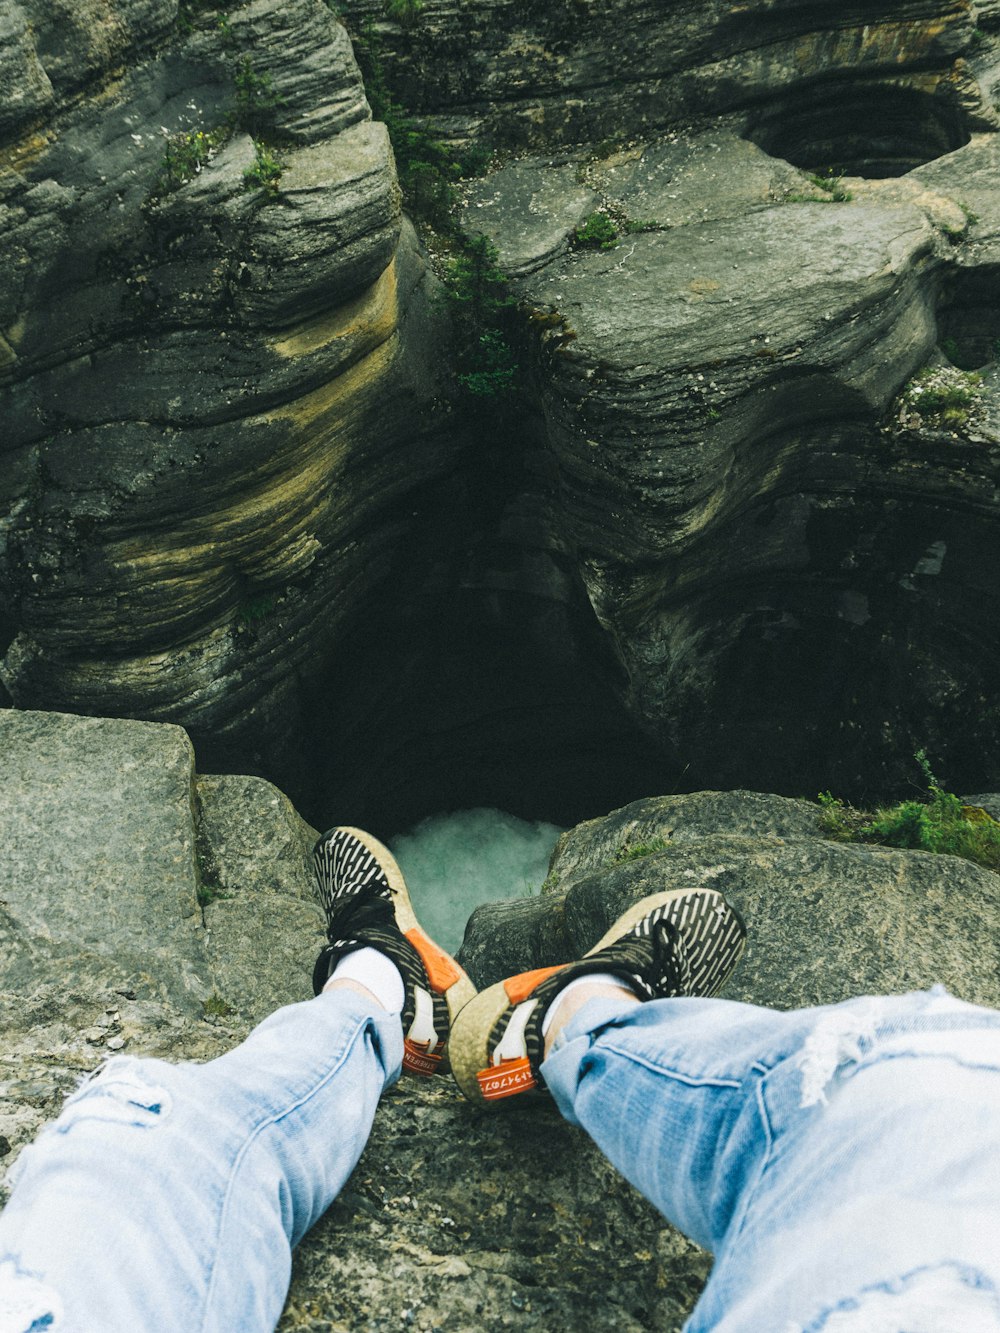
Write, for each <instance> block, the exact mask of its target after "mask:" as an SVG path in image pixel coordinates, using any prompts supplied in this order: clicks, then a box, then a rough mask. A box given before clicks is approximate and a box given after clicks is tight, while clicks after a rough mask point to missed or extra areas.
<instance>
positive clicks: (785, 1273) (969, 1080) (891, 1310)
mask: <svg viewBox="0 0 1000 1333" xmlns="http://www.w3.org/2000/svg"><path fill="white" fill-rule="evenodd" d="M542 1072H543V1074H544V1076H545V1080H546V1083H547V1084H548V1086H549V1089H550V1090H551V1091H552V1093H553V1094H554V1096H555V1099H556V1101H557V1102H558V1104H559V1107H560V1109H561V1111H562V1113H563V1115H564V1116H566V1117H567V1119H569V1120H570V1121H572V1122H575V1123H577V1124H579V1125H581V1126H582V1127H583V1128H584V1129H585V1130H586V1131H587V1132H588V1133H589V1134H590V1135H591V1137H592V1138H593V1139H594V1141H595V1142H596V1143H597V1145H598V1147H600V1148H601V1150H602V1151H603V1152H604V1153H605V1154H606V1155H607V1157H608V1158H609V1159H610V1160H611V1161H612V1162H613V1163H614V1165H615V1166H617V1167H618V1169H619V1170H620V1171H621V1172H622V1173H623V1175H625V1176H626V1177H627V1178H628V1179H629V1180H630V1181H631V1182H632V1183H633V1184H634V1185H635V1186H636V1187H637V1188H638V1189H639V1190H641V1191H642V1193H643V1194H645V1196H646V1197H647V1198H648V1199H649V1200H650V1201H651V1202H652V1203H653V1204H654V1205H655V1206H656V1207H657V1208H658V1209H659V1210H660V1212H661V1213H663V1215H664V1216H665V1217H667V1218H669V1220H670V1221H671V1222H673V1223H674V1224H675V1225H676V1226H678V1227H679V1228H680V1229H681V1230H682V1231H684V1232H685V1233H686V1234H687V1235H688V1236H690V1237H691V1238H692V1239H693V1240H695V1241H697V1242H698V1244H700V1245H702V1246H704V1247H705V1248H706V1249H708V1250H710V1251H711V1252H712V1254H713V1255H714V1256H715V1264H714V1267H713V1269H712V1273H711V1276H710V1278H709V1281H708V1284H707V1286H706V1288H705V1290H704V1292H703V1294H702V1297H701V1299H700V1301H699V1302H698V1305H697V1307H696V1309H695V1311H694V1313H693V1315H692V1316H691V1318H690V1320H689V1321H688V1323H687V1324H686V1325H685V1328H686V1330H688V1333H707V1330H712V1333H737V1330H738V1331H739V1333H793V1331H794V1333H804V1331H806V1330H808V1333H819V1330H822V1331H823V1333H848V1330H849V1331H850V1333H971V1330H973V1329H975V1330H976V1333H987V1331H988V1333H1000V1013H998V1012H996V1011H993V1010H988V1009H980V1008H976V1007H974V1006H972V1005H967V1004H963V1003H961V1002H960V1001H958V1000H955V999H953V998H952V997H951V996H949V995H947V994H946V993H945V992H944V991H943V990H942V989H941V988H939V987H938V988H935V989H934V990H932V991H930V992H926V993H918V994H913V995H904V996H897V997H893V998H887V999H881V998H879V999H874V998H871V999H859V1000H851V1001H848V1002H847V1003H845V1004H840V1005H835V1006H829V1007H825V1008H817V1009H802V1010H795V1011H792V1012H790V1013H777V1012H774V1011H772V1010H769V1009H758V1008H755V1007H752V1006H750V1005H743V1004H734V1003H730V1002H728V1001H724V1000H697V999H677V1000H659V1001H655V1002H653V1003H651V1004H644V1005H638V1006H637V1005H628V1006H627V1007H625V1008H623V1007H622V1006H620V1005H617V1004H615V1003H613V1002H612V1003H609V1002H607V1001H592V1002H591V1003H590V1004H588V1005H586V1006H585V1007H584V1008H583V1009H582V1010H581V1011H580V1012H579V1013H578V1014H577V1015H576V1017H575V1018H574V1019H573V1020H572V1021H571V1022H570V1023H569V1024H567V1026H566V1028H565V1029H564V1030H563V1031H562V1032H561V1033H560V1034H559V1039H558V1041H557V1043H556V1045H555V1047H554V1049H553V1052H552V1054H551V1055H550V1057H549V1059H548V1060H547V1061H546V1063H545V1065H544V1066H543V1070H542Z"/></svg>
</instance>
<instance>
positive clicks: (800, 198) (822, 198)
mask: <svg viewBox="0 0 1000 1333" xmlns="http://www.w3.org/2000/svg"><path fill="white" fill-rule="evenodd" d="M809 180H810V182H811V183H812V185H814V186H815V188H816V191H817V193H815V194H804V193H802V192H801V191H799V192H796V193H794V194H789V195H786V196H785V202H786V203H789V204H849V203H850V202H851V200H852V199H853V198H854V195H853V194H852V193H851V191H850V190H848V189H847V188H846V186H845V185H844V173H843V172H842V171H837V170H836V169H835V168H833V167H827V169H826V170H825V171H817V172H813V173H812V174H811V175H810V176H809Z"/></svg>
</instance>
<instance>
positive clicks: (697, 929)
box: [449, 889, 746, 1105]
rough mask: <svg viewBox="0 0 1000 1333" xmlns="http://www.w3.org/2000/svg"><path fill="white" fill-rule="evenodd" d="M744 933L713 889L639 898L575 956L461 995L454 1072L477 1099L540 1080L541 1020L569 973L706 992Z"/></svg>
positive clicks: (658, 992)
mask: <svg viewBox="0 0 1000 1333" xmlns="http://www.w3.org/2000/svg"><path fill="white" fill-rule="evenodd" d="M745 943H746V929H745V927H744V925H743V921H742V919H741V918H740V915H739V913H738V912H737V911H736V909H735V908H733V907H731V906H730V905H729V903H727V902H726V900H725V898H723V896H722V894H721V893H718V892H716V891H715V890H714V889H674V890H671V891H670V892H667V893H657V894H653V895H652V896H651V897H649V898H643V899H642V901H641V902H638V903H636V904H635V905H634V906H633V907H631V908H629V910H628V911H627V912H625V913H624V914H623V915H622V916H620V917H619V918H618V920H617V921H616V922H615V923H614V925H613V926H612V927H611V929H610V930H609V931H608V932H607V934H605V935H604V937H603V938H602V939H600V940H599V941H598V942H597V944H596V945H595V946H594V947H593V949H591V950H589V952H588V953H587V954H586V955H585V956H584V957H583V958H581V959H580V960H579V961H578V962H575V963H564V964H560V965H558V966H556V967H543V968H538V969H537V970H535V971H533V972H522V973H521V974H520V976H516V977H508V978H507V979H506V981H501V982H498V983H497V984H496V985H495V986H490V987H489V988H488V989H487V990H484V991H482V992H481V993H480V994H478V995H477V996H476V997H475V999H474V1000H472V1001H470V1003H469V1004H467V1005H466V1007H465V1008H464V1009H463V1010H462V1012H461V1014H460V1015H459V1017H458V1019H457V1021H456V1022H455V1023H454V1024H453V1026H452V1031H451V1042H450V1046H449V1052H450V1058H451V1069H452V1073H453V1074H454V1076H455V1081H456V1082H457V1083H458V1086H459V1087H460V1088H461V1089H462V1091H463V1092H464V1093H465V1095H466V1097H468V1098H469V1100H470V1101H473V1102H479V1103H481V1104H487V1105H488V1104H490V1103H492V1102H497V1101H502V1100H503V1099H504V1098H507V1097H512V1096H515V1095H516V1094H517V1093H521V1092H530V1091H531V1090H532V1089H533V1088H537V1087H540V1086H544V1082H543V1080H542V1077H541V1075H540V1073H539V1066H540V1065H541V1063H542V1059H543V1046H544V1042H543V1039H542V1020H543V1018H544V1017H545V1011H546V1009H547V1008H548V1006H549V1005H550V1004H551V1003H552V1001H553V1000H554V999H555V997H556V996H557V995H558V994H559V992H560V991H561V990H562V989H563V987H564V986H567V985H568V984H569V983H570V982H571V981H574V980H576V978H577V977H582V976H586V975H587V974H588V973H591V972H610V973H612V974H613V975H614V976H617V977H620V978H621V979H622V981H623V982H624V983H625V985H626V986H628V987H630V988H631V989H632V990H633V991H635V993H636V995H637V996H638V997H639V999H641V1000H655V999H666V998H669V997H672V996H677V995H699V996H709V995H715V994H716V993H717V992H718V991H719V990H720V989H721V988H722V986H723V984H724V983H725V981H726V979H727V978H728V977H729V975H730V973H731V972H732V970H733V968H734V967H735V966H736V964H737V963H738V962H739V959H740V956H741V955H742V953H743V948H744V945H745Z"/></svg>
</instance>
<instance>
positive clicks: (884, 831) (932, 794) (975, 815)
mask: <svg viewBox="0 0 1000 1333" xmlns="http://www.w3.org/2000/svg"><path fill="white" fill-rule="evenodd" d="M914 758H915V759H916V761H917V763H918V765H919V766H920V768H921V771H922V773H923V775H924V778H925V780H926V782H927V796H926V797H925V798H924V799H923V800H912V801H900V802H899V804H898V805H893V806H884V807H881V808H879V809H877V810H874V811H868V812H866V811H862V810H856V809H855V808H854V807H853V806H850V805H847V804H845V803H844V802H843V801H841V800H838V798H837V797H835V796H832V795H831V794H830V793H829V792H821V793H820V796H819V805H820V815H819V822H820V827H821V828H822V830H823V831H824V833H826V835H827V836H828V837H830V838H832V839H834V840H835V841H837V842H867V843H880V844H881V845H883V846H885V847H907V848H911V849H913V850H916V851H922V852H935V853H939V854H944V855H948V856H960V857H962V858H963V859H964V860H966V861H974V862H975V863H976V864H977V865H981V866H985V867H986V869H988V870H996V871H1000V823H997V821H996V820H994V819H992V818H991V817H990V816H989V815H988V814H987V813H986V811H985V810H981V809H980V808H979V807H978V806H967V805H963V804H962V802H961V800H960V799H959V797H957V796H955V795H954V794H953V793H952V792H947V791H944V790H943V788H942V787H941V786H940V784H939V783H938V781H937V779H936V778H935V776H934V774H933V772H932V771H931V767H930V764H929V763H928V760H927V755H926V753H925V752H924V751H923V750H918V751H917V752H916V755H915V756H914Z"/></svg>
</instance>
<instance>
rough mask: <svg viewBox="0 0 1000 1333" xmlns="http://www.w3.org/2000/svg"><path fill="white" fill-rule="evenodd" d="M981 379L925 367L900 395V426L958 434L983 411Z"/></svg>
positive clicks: (971, 373) (973, 374)
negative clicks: (955, 431)
mask: <svg viewBox="0 0 1000 1333" xmlns="http://www.w3.org/2000/svg"><path fill="white" fill-rule="evenodd" d="M982 402H983V377H982V375H980V374H978V373H977V372H976V371H974V370H959V369H957V367H955V366H928V367H926V368H925V369H924V370H921V371H919V372H918V373H917V374H916V375H914V376H913V378H912V379H911V380H910V382H909V383H908V384H907V385H906V387H905V388H904V389H903V392H902V393H901V394H900V414H899V419H900V423H901V424H902V425H904V426H921V425H924V426H929V427H931V428H932V429H934V428H937V429H942V430H957V429H960V428H961V427H963V426H967V425H968V424H969V421H970V419H972V418H973V417H974V416H975V415H976V414H977V413H978V411H979V410H980V408H981V407H982Z"/></svg>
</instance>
